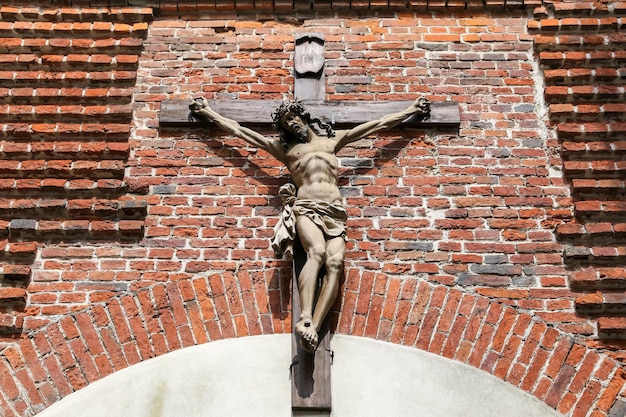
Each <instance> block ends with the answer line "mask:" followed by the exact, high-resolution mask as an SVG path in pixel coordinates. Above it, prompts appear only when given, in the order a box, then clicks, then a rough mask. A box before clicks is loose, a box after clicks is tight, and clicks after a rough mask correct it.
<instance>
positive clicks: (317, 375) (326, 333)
mask: <svg viewBox="0 0 626 417" xmlns="http://www.w3.org/2000/svg"><path fill="white" fill-rule="evenodd" d="M293 251H294V255H293V279H292V291H291V292H292V298H291V300H292V302H291V304H292V305H291V314H292V319H291V321H292V326H291V333H292V337H291V352H292V365H291V371H292V372H291V408H292V410H294V411H330V409H331V393H330V365H331V361H332V353H331V350H330V329H329V326H328V318H326V320H325V321H324V325H323V327H322V329H321V331H320V333H319V345H318V346H317V349H316V350H315V352H314V353H309V352H307V351H305V350H304V349H303V348H302V346H300V342H299V336H298V334H297V333H296V329H295V323H296V322H297V321H298V318H299V317H300V293H299V291H298V276H300V271H301V270H302V267H303V266H304V263H305V262H306V253H304V250H303V249H302V246H301V245H300V243H299V242H298V240H297V239H296V241H295V242H294V248H293ZM323 273H324V271H321V272H320V274H323ZM294 415H296V414H295V413H294ZM306 415H309V414H306Z"/></svg>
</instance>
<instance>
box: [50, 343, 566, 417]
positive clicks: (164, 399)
mask: <svg viewBox="0 0 626 417" xmlns="http://www.w3.org/2000/svg"><path fill="white" fill-rule="evenodd" d="M290 345H291V343H290V337H289V335H268V336H255V337H246V338H240V339H226V340H223V341H219V342H214V343H206V344H204V345H200V346H195V347H190V348H185V349H182V350H180V351H176V352H172V353H168V354H166V355H163V356H160V357H158V358H155V359H151V360H149V361H146V362H143V363H141V364H137V365H133V366H131V367H130V368H128V369H125V370H123V371H120V372H117V373H115V374H113V375H110V376H108V377H106V378H104V379H102V380H101V381H98V382H96V383H94V384H93V385H91V386H89V387H87V388H85V389H84V390H81V391H79V392H77V393H74V394H72V395H70V396H68V397H67V398H65V399H64V400H62V401H60V402H59V403H57V404H55V405H53V406H52V407H50V408H48V409H47V410H46V411H44V412H43V413H41V414H40V415H41V417H61V416H63V417H72V416H76V417H78V416H82V415H84V413H85V411H86V410H88V412H89V415H90V416H93V417H98V416H101V417H106V416H110V415H132V416H134V417H152V416H176V415H185V416H190V417H191V416H206V415H228V416H231V417H235V416H242V417H243V416H252V415H254V416H257V417H262V416H267V417H275V416H288V415H290V414H291V412H290V411H291V403H290V401H291V391H290V390H291V383H290V381H289V379H290V378H289V363H290V360H291V351H290ZM331 348H332V349H333V351H334V353H335V355H334V357H335V359H334V361H333V367H332V379H331V387H332V391H333V411H332V413H331V414H330V415H331V416H333V415H335V416H342V417H351V416H354V417H357V416H366V415H385V416H406V415H428V416H431V417H447V416H458V415H465V416H467V417H485V416H508V417H515V416H519V417H527V416H541V417H549V416H555V417H556V416H559V415H561V414H559V413H557V412H555V411H554V410H552V409H550V408H549V407H548V406H547V405H546V404H544V403H542V402H541V401H539V400H538V399H536V398H533V397H532V396H530V395H529V394H527V393H524V392H523V391H521V390H519V389H516V388H514V387H513V386H511V385H509V384H506V383H503V382H502V381H500V380H499V379H497V378H495V377H493V376H491V375H489V374H487V373H485V372H482V371H479V370H477V369H476V368H472V367H469V366H467V365H463V364H461V363H459V362H456V361H452V360H449V359H445V358H442V357H440V356H436V355H432V354H429V353H427V352H424V351H421V350H419V349H410V348H405V347H402V346H398V345H394V344H391V343H385V342H378V341H374V340H371V339H365V338H360V337H353V336H344V335H335V337H334V339H333V341H332V344H331Z"/></svg>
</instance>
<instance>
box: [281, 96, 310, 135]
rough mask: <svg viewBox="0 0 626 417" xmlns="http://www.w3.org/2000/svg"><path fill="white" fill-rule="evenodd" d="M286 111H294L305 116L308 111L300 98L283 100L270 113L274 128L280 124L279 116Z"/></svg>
mask: <svg viewBox="0 0 626 417" xmlns="http://www.w3.org/2000/svg"><path fill="white" fill-rule="evenodd" d="M287 113H295V114H297V115H299V116H305V115H307V114H308V113H309V111H308V110H307V109H306V107H304V103H302V101H301V100H293V101H288V102H283V103H282V104H281V105H280V106H278V108H277V109H276V111H274V113H272V126H273V127H274V128H275V129H276V128H278V127H279V126H280V118H281V117H283V116H284V115H285V114H287Z"/></svg>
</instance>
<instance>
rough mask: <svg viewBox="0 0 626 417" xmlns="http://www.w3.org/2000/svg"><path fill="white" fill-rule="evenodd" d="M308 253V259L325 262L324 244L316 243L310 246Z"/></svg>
mask: <svg viewBox="0 0 626 417" xmlns="http://www.w3.org/2000/svg"><path fill="white" fill-rule="evenodd" d="M306 255H307V258H308V259H311V260H313V261H316V262H319V263H322V262H324V258H325V257H326V251H325V248H324V246H322V245H316V246H312V247H311V248H309V250H308V251H307V253H306Z"/></svg>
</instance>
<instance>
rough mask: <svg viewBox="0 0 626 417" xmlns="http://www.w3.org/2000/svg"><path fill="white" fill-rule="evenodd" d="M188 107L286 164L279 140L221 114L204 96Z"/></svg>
mask: <svg viewBox="0 0 626 417" xmlns="http://www.w3.org/2000/svg"><path fill="white" fill-rule="evenodd" d="M189 109H190V110H191V111H192V112H194V113H195V114H197V115H199V116H201V117H203V118H205V119H208V120H210V121H212V122H213V123H215V124H216V125H217V126H218V127H219V128H220V129H222V130H223V131H224V132H226V133H230V134H231V135H234V136H237V137H239V138H241V139H243V140H245V141H246V142H248V143H249V144H251V145H253V146H256V147H258V148H260V149H263V150H264V151H267V152H269V153H270V154H271V155H272V156H273V157H274V158H276V159H278V160H279V161H280V162H282V163H284V164H286V160H287V155H286V153H285V150H284V149H283V148H282V146H281V144H280V141H278V140H273V139H269V138H267V137H265V136H263V135H261V134H260V133H258V132H255V131H254V130H252V129H248V128H247V127H244V126H241V125H240V124H239V123H237V122H236V121H235V120H233V119H229V118H227V117H224V116H222V115H221V114H219V113H217V112H216V111H215V110H213V109H212V108H210V107H209V102H208V101H207V99H205V98H197V99H195V100H194V101H193V102H192V103H191V104H190V105H189Z"/></svg>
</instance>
